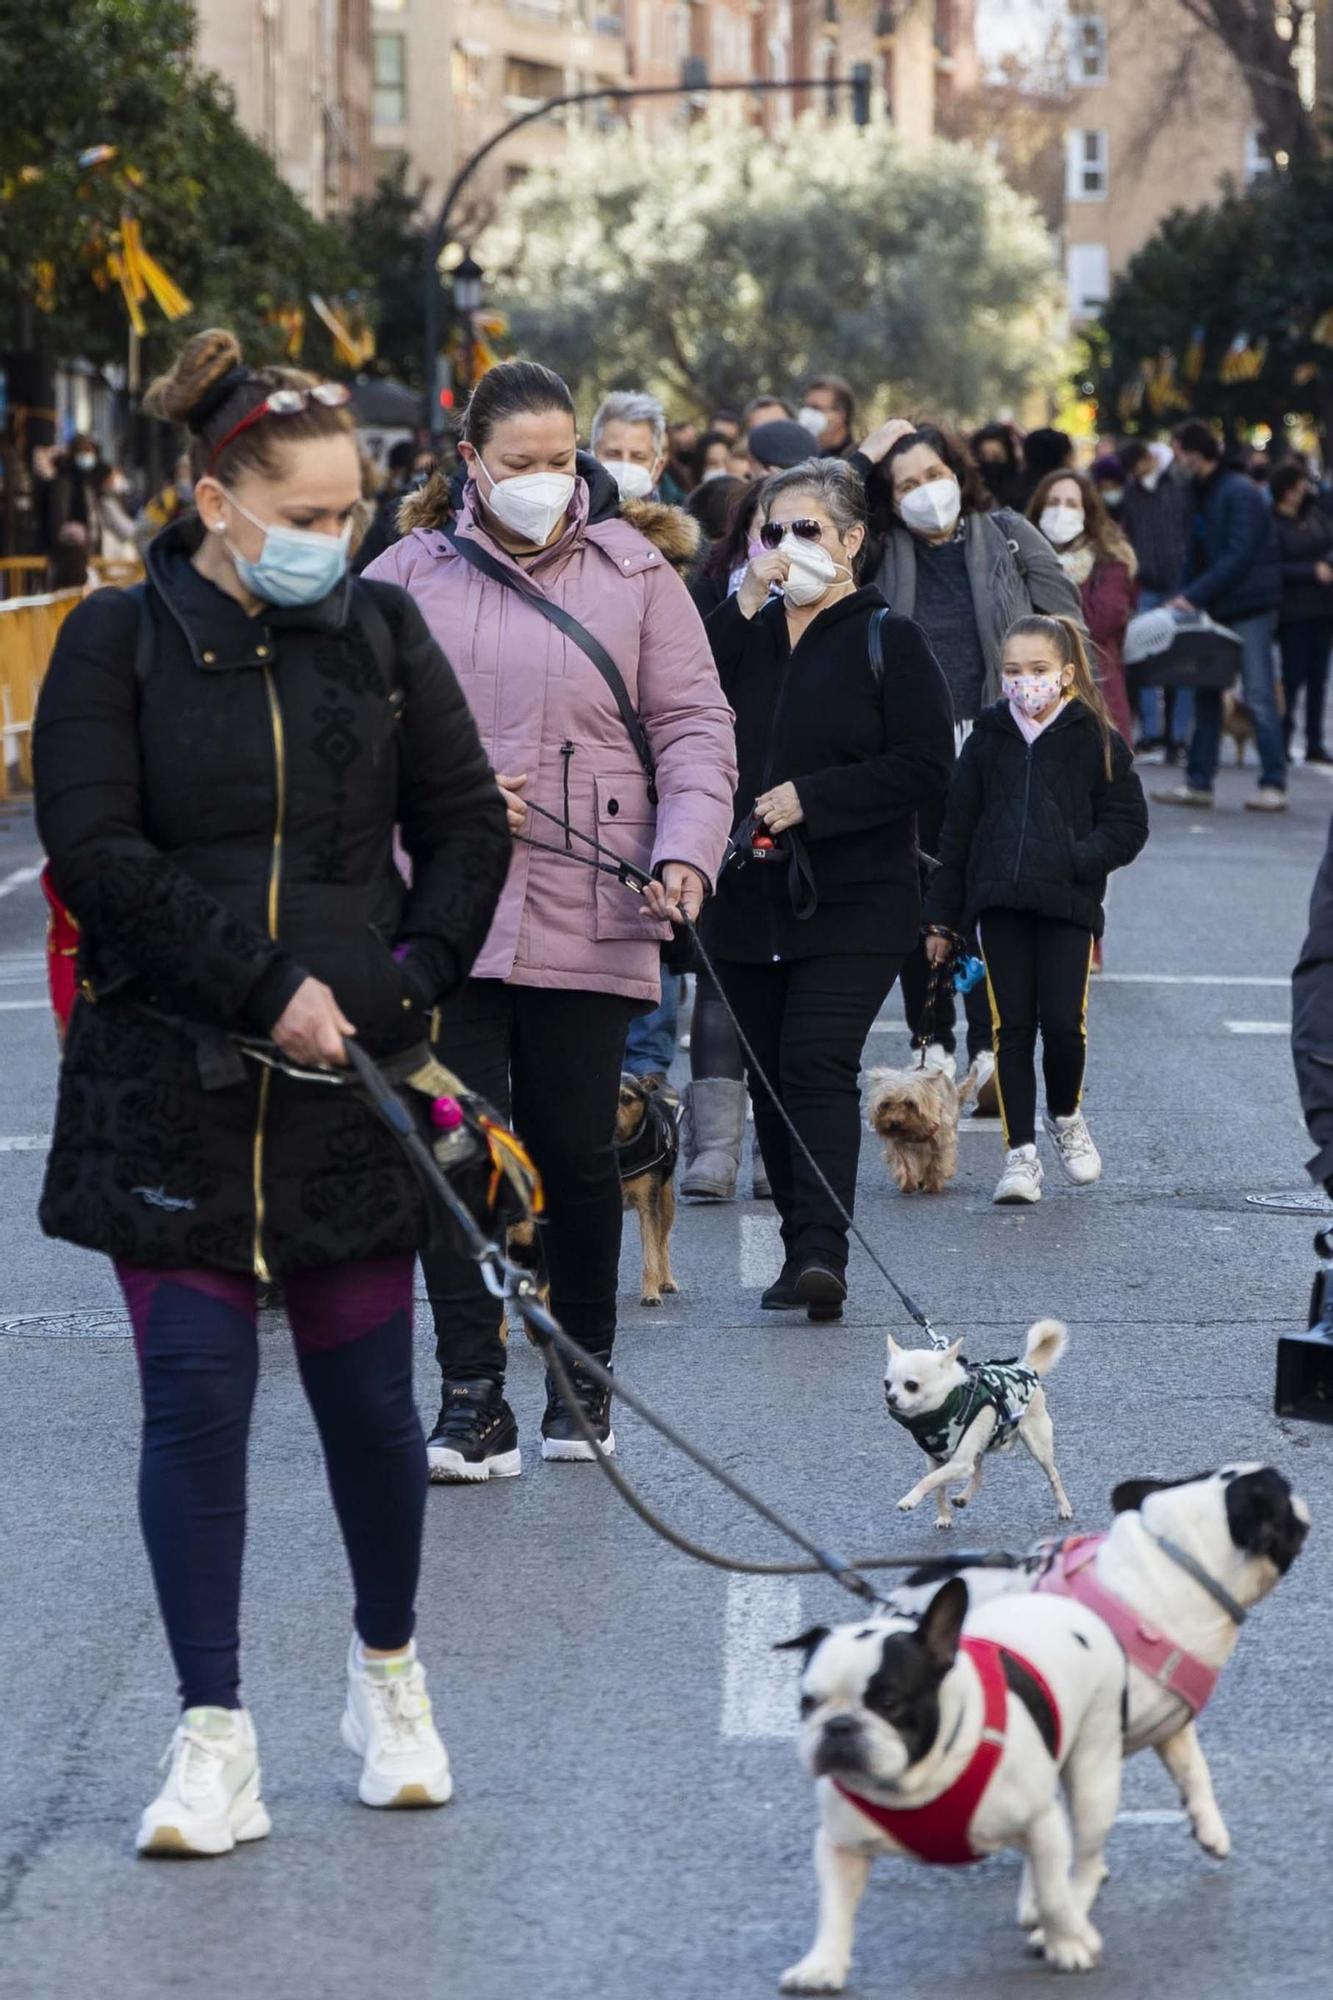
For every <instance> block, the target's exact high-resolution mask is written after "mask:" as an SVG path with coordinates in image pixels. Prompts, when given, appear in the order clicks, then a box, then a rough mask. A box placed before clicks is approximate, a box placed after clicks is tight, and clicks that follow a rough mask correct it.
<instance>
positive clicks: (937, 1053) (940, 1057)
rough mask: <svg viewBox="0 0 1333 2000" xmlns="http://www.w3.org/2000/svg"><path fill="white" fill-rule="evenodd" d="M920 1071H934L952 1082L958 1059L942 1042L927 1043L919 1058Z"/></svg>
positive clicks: (955, 1073) (956, 1070) (955, 1074)
mask: <svg viewBox="0 0 1333 2000" xmlns="http://www.w3.org/2000/svg"><path fill="white" fill-rule="evenodd" d="M921 1067H922V1069H935V1070H938V1071H939V1072H940V1074H941V1075H942V1076H947V1077H948V1078H949V1081H950V1082H952V1081H953V1079H954V1077H956V1076H957V1074H958V1058H957V1056H955V1054H954V1052H953V1050H952V1049H946V1048H945V1046H944V1044H943V1042H928V1043H927V1044H926V1047H925V1049H924V1051H923V1053H922V1056H921Z"/></svg>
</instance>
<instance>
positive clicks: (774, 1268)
mask: <svg viewBox="0 0 1333 2000" xmlns="http://www.w3.org/2000/svg"><path fill="white" fill-rule="evenodd" d="M740 1262H741V1283H742V1285H744V1286H745V1288H746V1290H747V1291H751V1292H758V1291H762V1290H763V1288H764V1286H765V1285H771V1284H772V1282H773V1280H774V1278H776V1277H777V1275H778V1272H779V1271H780V1270H781V1269H782V1236H781V1233H780V1232H779V1229H778V1221H777V1217H776V1216H774V1215H743V1216H742V1217H741V1239H740Z"/></svg>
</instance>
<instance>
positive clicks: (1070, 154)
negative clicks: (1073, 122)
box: [1065, 128, 1108, 201]
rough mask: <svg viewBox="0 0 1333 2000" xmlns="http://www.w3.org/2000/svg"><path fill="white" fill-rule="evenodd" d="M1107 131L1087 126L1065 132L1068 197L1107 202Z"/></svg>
mask: <svg viewBox="0 0 1333 2000" xmlns="http://www.w3.org/2000/svg"><path fill="white" fill-rule="evenodd" d="M1107 178H1108V175H1107V166H1106V134H1105V132H1094V131H1090V130H1088V129H1086V128H1082V129H1079V130H1077V131H1073V132H1068V133H1066V134H1065V200H1066V201H1105V200H1106V184H1107Z"/></svg>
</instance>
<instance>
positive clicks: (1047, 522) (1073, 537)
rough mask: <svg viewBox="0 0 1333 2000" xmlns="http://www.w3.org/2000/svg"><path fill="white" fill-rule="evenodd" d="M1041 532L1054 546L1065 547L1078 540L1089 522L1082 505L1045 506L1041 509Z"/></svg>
mask: <svg viewBox="0 0 1333 2000" xmlns="http://www.w3.org/2000/svg"><path fill="white" fill-rule="evenodd" d="M1040 525H1041V532H1042V533H1043V535H1045V537H1046V539H1047V541H1048V542H1050V543H1051V545H1052V546H1053V547H1054V548H1057V549H1063V548H1066V547H1068V545H1069V543H1070V542H1076V541H1077V540H1078V538H1079V536H1080V535H1081V534H1082V533H1083V530H1084V528H1085V527H1086V526H1087V522H1086V520H1085V519H1084V515H1083V509H1082V508H1081V507H1062V506H1058V505H1057V506H1054V507H1043V508H1042V510H1041V524H1040Z"/></svg>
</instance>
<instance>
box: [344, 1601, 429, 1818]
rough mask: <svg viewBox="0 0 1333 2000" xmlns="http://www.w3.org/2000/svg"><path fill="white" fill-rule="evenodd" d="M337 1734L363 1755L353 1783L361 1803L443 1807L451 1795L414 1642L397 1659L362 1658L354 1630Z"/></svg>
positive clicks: (423, 1669)
mask: <svg viewBox="0 0 1333 2000" xmlns="http://www.w3.org/2000/svg"><path fill="white" fill-rule="evenodd" d="M342 1739H343V1742H344V1743H345V1744H346V1745H347V1748H348V1749H349V1750H353V1751H355V1752H356V1755H357V1756H358V1757H360V1758H361V1759H362V1760H363V1762H362V1766H361V1782H360V1784H359V1785H358V1786H357V1791H358V1792H359V1794H360V1797H361V1802H362V1804H363V1805H367V1806H444V1805H448V1803H449V1800H450V1799H451V1798H452V1797H453V1791H454V1781H453V1778H452V1777H451V1776H450V1773H449V1757H448V1753H447V1752H446V1750H445V1747H444V1745H443V1743H441V1741H440V1738H439V1732H438V1731H437V1730H436V1727H435V1724H434V1722H433V1721H432V1720H431V1713H430V1696H429V1695H428V1694H427V1693H426V1670H425V1668H424V1667H423V1666H422V1664H421V1662H420V1660H419V1659H418V1658H417V1649H416V1647H415V1645H412V1646H409V1647H408V1649H407V1651H406V1652H405V1653H404V1654H402V1655H401V1656H400V1657H399V1658H397V1659H392V1660H367V1659H365V1658H364V1656H363V1655H362V1651H361V1646H360V1642H359V1640H358V1639H357V1637H356V1634H355V1633H353V1635H352V1644H351V1648H350V1650H349V1652H348V1655H347V1707H346V1708H345V1709H344V1711H343V1719H342Z"/></svg>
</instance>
